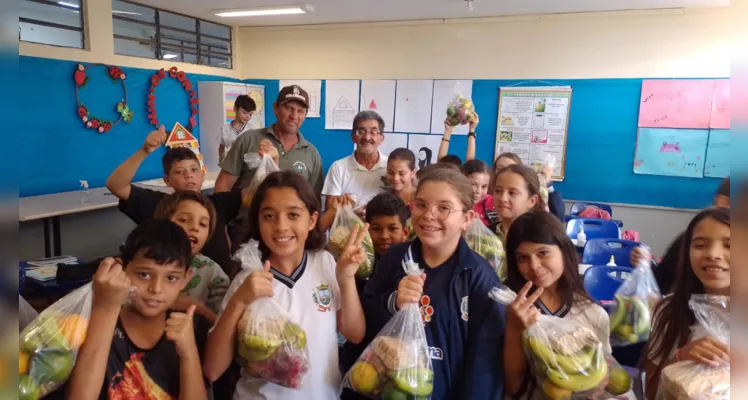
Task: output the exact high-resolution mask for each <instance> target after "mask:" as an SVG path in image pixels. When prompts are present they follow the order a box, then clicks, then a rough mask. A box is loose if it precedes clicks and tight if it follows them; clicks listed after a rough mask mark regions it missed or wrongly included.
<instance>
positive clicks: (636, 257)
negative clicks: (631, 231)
mask: <svg viewBox="0 0 748 400" xmlns="http://www.w3.org/2000/svg"><path fill="white" fill-rule="evenodd" d="M629 261H630V262H631V265H632V266H633V267H634V268H636V267H638V266H639V265H641V263H642V262H643V263H645V264H650V263H651V262H652V255H651V254H649V252H648V251H645V250H644V249H642V248H641V247H638V246H637V247H634V248H633V249H631V253H629Z"/></svg>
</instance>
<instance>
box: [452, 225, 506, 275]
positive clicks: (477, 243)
mask: <svg viewBox="0 0 748 400" xmlns="http://www.w3.org/2000/svg"><path fill="white" fill-rule="evenodd" d="M463 236H464V237H465V240H466V241H467V244H468V246H470V248H471V249H473V251H474V252H476V253H478V254H479V255H480V256H481V257H483V258H485V259H486V260H487V261H488V263H489V264H491V266H492V267H493V269H494V271H496V275H498V276H499V279H500V280H501V281H502V282H503V281H504V280H505V279H506V264H505V263H504V258H505V257H506V253H505V252H504V245H503V244H501V240H499V237H498V236H496V234H495V233H493V232H491V230H490V229H488V227H487V226H486V225H484V224H483V222H482V221H481V220H480V218H473V221H472V222H470V225H468V227H467V229H466V230H465V234H464V235H463Z"/></svg>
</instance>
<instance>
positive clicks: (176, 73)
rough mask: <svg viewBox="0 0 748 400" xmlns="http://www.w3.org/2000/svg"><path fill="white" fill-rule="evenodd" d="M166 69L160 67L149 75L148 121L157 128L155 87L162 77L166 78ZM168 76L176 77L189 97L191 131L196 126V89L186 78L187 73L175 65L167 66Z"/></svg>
mask: <svg viewBox="0 0 748 400" xmlns="http://www.w3.org/2000/svg"><path fill="white" fill-rule="evenodd" d="M166 74H167V72H166V70H164V69H163V68H161V69H160V70H159V71H158V72H156V73H155V74H153V76H151V89H150V90H149V91H148V121H149V122H150V123H151V124H152V125H153V126H155V127H157V128H158V126H159V123H158V116H157V115H156V87H157V86H158V84H159V83H160V82H161V80H162V79H164V78H166ZM168 74H169V77H171V78H173V79H176V80H178V81H179V83H180V84H181V85H182V88H183V89H184V91H185V92H187V95H188V97H189V107H190V124H189V125H190V131H193V130H194V129H195V127H196V126H197V121H196V117H197V111H198V110H197V105H198V99H197V91H196V90H195V88H193V87H192V83H191V82H190V80H189V79H188V78H187V75H186V74H185V73H184V71H180V70H179V69H177V67H171V68H169V72H168Z"/></svg>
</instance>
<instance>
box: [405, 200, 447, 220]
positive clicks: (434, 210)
mask: <svg viewBox="0 0 748 400" xmlns="http://www.w3.org/2000/svg"><path fill="white" fill-rule="evenodd" d="M426 211H431V215H433V216H434V218H436V219H437V220H438V221H444V220H445V219H447V218H449V214H451V213H452V211H455V210H453V209H451V208H449V206H446V205H444V204H432V205H431V206H427V205H426V204H424V203H420V202H416V204H415V206H413V210H412V211H411V214H413V216H414V217H420V216H422V215H424V214H426Z"/></svg>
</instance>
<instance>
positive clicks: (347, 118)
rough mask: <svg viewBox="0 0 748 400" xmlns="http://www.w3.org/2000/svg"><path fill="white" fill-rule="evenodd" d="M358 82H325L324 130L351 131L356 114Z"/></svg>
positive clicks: (329, 80)
mask: <svg viewBox="0 0 748 400" xmlns="http://www.w3.org/2000/svg"><path fill="white" fill-rule="evenodd" d="M358 83H359V81H356V80H331V79H328V80H327V81H325V129H348V130H351V129H353V118H355V117H356V114H358V100H359V89H358Z"/></svg>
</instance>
